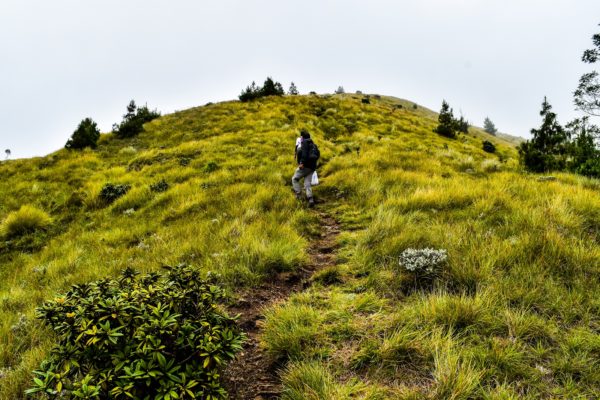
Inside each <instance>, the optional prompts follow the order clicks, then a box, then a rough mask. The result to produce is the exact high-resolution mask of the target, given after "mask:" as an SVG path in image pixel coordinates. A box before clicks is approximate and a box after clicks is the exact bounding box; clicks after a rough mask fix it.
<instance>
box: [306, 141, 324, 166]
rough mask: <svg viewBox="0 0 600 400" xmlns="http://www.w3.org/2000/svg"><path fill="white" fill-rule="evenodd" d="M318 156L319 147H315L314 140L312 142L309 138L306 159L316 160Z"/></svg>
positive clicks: (319, 155)
mask: <svg viewBox="0 0 600 400" xmlns="http://www.w3.org/2000/svg"><path fill="white" fill-rule="evenodd" d="M320 157H321V152H320V151H319V148H318V147H317V145H316V144H315V142H313V141H312V140H311V141H310V148H309V149H308V159H309V160H311V161H317V160H318V159H319V158H320Z"/></svg>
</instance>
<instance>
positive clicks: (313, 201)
mask: <svg viewBox="0 0 600 400" xmlns="http://www.w3.org/2000/svg"><path fill="white" fill-rule="evenodd" d="M308 206H309V207H314V206H315V199H313V198H312V197H309V198H308Z"/></svg>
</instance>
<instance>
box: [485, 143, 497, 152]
mask: <svg viewBox="0 0 600 400" xmlns="http://www.w3.org/2000/svg"><path fill="white" fill-rule="evenodd" d="M483 151H485V152H486V153H495V152H496V146H494V143H492V142H490V141H489V140H484V141H483Z"/></svg>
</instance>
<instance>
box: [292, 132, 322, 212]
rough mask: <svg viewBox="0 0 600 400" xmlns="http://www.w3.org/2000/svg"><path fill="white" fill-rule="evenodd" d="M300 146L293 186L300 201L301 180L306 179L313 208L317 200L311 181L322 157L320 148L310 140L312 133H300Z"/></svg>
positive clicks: (308, 197)
mask: <svg viewBox="0 0 600 400" xmlns="http://www.w3.org/2000/svg"><path fill="white" fill-rule="evenodd" d="M300 138H301V141H300V145H298V144H296V161H297V162H298V168H297V169H296V172H295V173H294V176H293V177H292V186H293V188H294V192H295V193H296V198H297V199H298V200H300V199H302V187H301V186H300V179H303V178H304V188H305V189H306V198H307V199H308V205H309V206H310V207H313V206H314V205H315V200H314V197H313V193H312V186H311V180H312V176H313V173H314V172H315V171H316V169H317V161H318V160H319V157H320V156H321V153H320V152H319V148H318V147H317V145H316V144H315V143H314V142H313V141H312V139H311V138H310V133H308V132H307V131H305V130H302V131H301V132H300Z"/></svg>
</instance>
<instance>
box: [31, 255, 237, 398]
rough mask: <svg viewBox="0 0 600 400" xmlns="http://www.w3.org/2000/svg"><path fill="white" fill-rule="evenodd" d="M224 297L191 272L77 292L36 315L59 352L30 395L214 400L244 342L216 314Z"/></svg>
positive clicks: (130, 278) (130, 277) (172, 271)
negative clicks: (53, 335) (54, 339)
mask: <svg viewBox="0 0 600 400" xmlns="http://www.w3.org/2000/svg"><path fill="white" fill-rule="evenodd" d="M222 297H223V291H222V290H221V289H220V288H219V287H218V286H215V285H213V284H211V283H210V282H208V281H207V280H204V279H202V278H201V277H200V274H199V272H198V271H197V270H196V269H194V268H192V267H189V266H185V265H179V266H177V267H172V268H171V267H168V273H167V274H166V276H161V274H158V273H151V274H148V275H146V276H144V277H141V278H140V277H138V275H137V273H136V272H135V271H134V270H133V269H129V268H128V269H126V270H125V271H124V272H123V274H122V275H121V276H120V277H119V278H118V279H113V280H110V279H101V280H99V281H96V282H93V283H90V284H82V285H75V286H73V287H72V288H71V290H69V291H68V292H67V293H66V294H65V295H64V296H59V297H57V298H55V299H54V300H51V301H48V302H46V303H45V304H44V305H43V306H42V307H40V308H38V309H37V317H38V318H39V319H41V320H43V321H44V322H45V323H47V324H48V325H49V326H50V327H51V328H52V330H53V331H54V332H55V333H56V335H57V345H56V346H55V347H54V348H53V349H52V351H51V353H50V356H49V357H48V358H47V359H46V360H44V361H43V362H42V364H41V366H40V369H39V370H38V371H34V374H35V376H36V377H35V378H34V382H35V386H34V387H32V388H31V389H29V390H27V393H28V394H36V393H43V394H45V395H46V397H49V398H58V397H60V398H65V397H67V398H90V399H91V398H105V399H106V398H113V399H126V398H131V399H148V398H151V399H157V400H158V399H165V400H169V399H188V398H198V399H200V398H202V399H217V398H224V397H225V396H226V393H225V390H224V389H223V388H222V387H221V384H220V382H219V378H220V371H221V370H222V368H223V367H224V366H225V364H226V363H227V361H229V360H231V359H233V357H234V355H235V353H236V352H237V351H238V350H240V349H241V344H242V341H243V339H244V336H243V334H241V333H240V332H239V330H238V328H237V327H236V324H235V319H234V318H230V317H228V316H227V315H226V314H225V313H223V312H222V311H220V310H219V308H218V307H217V304H216V303H217V301H218V300H219V299H221V298H222Z"/></svg>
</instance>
